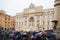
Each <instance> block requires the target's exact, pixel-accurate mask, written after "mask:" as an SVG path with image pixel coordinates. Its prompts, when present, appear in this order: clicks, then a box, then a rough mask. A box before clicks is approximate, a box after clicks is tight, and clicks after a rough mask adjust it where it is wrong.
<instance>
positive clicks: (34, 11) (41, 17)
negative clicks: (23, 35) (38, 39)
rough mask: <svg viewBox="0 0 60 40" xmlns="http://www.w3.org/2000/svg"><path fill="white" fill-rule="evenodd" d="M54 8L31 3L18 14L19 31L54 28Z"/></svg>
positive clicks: (17, 28)
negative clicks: (45, 7)
mask: <svg viewBox="0 0 60 40" xmlns="http://www.w3.org/2000/svg"><path fill="white" fill-rule="evenodd" d="M54 19H55V18H54V8H49V9H44V8H43V6H35V5H34V4H32V3H31V4H30V6H29V8H25V9H24V10H23V12H21V13H17V14H16V27H15V29H16V30H17V31H22V30H23V31H37V30H48V29H53V25H52V22H51V21H52V20H54Z"/></svg>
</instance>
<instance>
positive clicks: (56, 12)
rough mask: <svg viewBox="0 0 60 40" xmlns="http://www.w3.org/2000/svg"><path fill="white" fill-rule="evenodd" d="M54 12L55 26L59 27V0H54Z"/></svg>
mask: <svg viewBox="0 0 60 40" xmlns="http://www.w3.org/2000/svg"><path fill="white" fill-rule="evenodd" d="M54 13H55V20H57V21H58V25H57V28H60V0H55V4H54Z"/></svg>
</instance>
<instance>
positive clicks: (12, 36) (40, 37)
mask: <svg viewBox="0 0 60 40" xmlns="http://www.w3.org/2000/svg"><path fill="white" fill-rule="evenodd" d="M0 40H49V39H48V38H47V36H46V32H43V31H38V32H37V31H29V32H18V31H15V30H12V31H10V32H7V31H6V30H4V31H2V30H0ZM54 40H56V39H54Z"/></svg>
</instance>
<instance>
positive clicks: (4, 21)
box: [0, 10, 10, 29]
mask: <svg viewBox="0 0 60 40" xmlns="http://www.w3.org/2000/svg"><path fill="white" fill-rule="evenodd" d="M9 27H10V15H7V14H6V12H5V11H4V10H0V28H3V29H5V28H6V29H8V28H9Z"/></svg>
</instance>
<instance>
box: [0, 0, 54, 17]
mask: <svg viewBox="0 0 60 40" xmlns="http://www.w3.org/2000/svg"><path fill="white" fill-rule="evenodd" d="M31 3H33V4H35V5H36V6H37V5H38V6H40V5H42V6H43V7H44V8H45V9H47V8H53V7H54V0H0V9H3V10H4V11H6V13H7V14H9V15H11V16H14V15H16V13H19V12H22V11H23V9H24V8H27V7H29V5H30V4H31Z"/></svg>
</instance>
